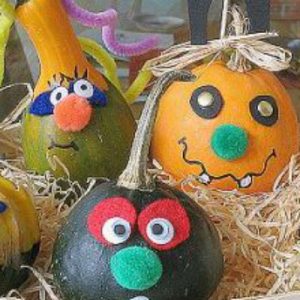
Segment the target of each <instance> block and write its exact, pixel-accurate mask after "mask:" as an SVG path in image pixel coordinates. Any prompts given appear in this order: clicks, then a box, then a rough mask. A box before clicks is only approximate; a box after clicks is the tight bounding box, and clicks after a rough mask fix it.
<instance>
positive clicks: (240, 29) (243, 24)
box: [227, 5, 252, 73]
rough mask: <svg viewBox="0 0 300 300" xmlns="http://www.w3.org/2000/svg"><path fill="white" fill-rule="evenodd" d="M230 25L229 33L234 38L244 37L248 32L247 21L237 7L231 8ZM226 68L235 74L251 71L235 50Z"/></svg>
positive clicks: (248, 63) (244, 59)
mask: <svg viewBox="0 0 300 300" xmlns="http://www.w3.org/2000/svg"><path fill="white" fill-rule="evenodd" d="M231 14H232V18H233V20H232V23H231V25H230V31H231V32H232V34H233V35H235V36H241V35H246V34H247V33H248V31H249V21H248V20H247V19H246V18H245V16H244V14H243V12H242V10H241V8H240V7H239V6H238V5H233V6H232V13H231ZM227 67H228V68H229V69H231V70H232V71H235V72H240V73H245V72H248V71H250V70H252V65H251V63H250V62H249V61H248V60H247V59H246V58H245V57H244V56H243V55H242V54H241V53H240V52H239V50H238V49H237V50H235V51H234V52H233V54H232V55H231V57H230V60H229V61H228V63H227Z"/></svg>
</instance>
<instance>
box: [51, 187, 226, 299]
mask: <svg viewBox="0 0 300 300" xmlns="http://www.w3.org/2000/svg"><path fill="white" fill-rule="evenodd" d="M119 196H120V197H125V198H126V199H129V200H130V202H131V203H132V204H133V205H134V207H135V208H136V210H137V212H138V213H140V212H141V211H142V210H143V209H145V207H146V206H148V205H149V204H151V203H153V202H154V201H156V200H158V199H163V198H169V199H175V200H177V201H178V202H179V203H180V204H181V205H182V206H183V207H184V209H185V210H186V212H187V214H188V217H189V219H190V222H191V233H190V237H189V238H188V239H187V240H186V241H185V242H183V243H182V244H181V245H179V246H177V247H175V248H174V249H171V250H167V251H155V250H153V249H152V248H151V247H149V244H147V242H146V241H145V240H144V239H143V238H142V237H141V235H140V233H139V232H138V230H135V231H134V232H133V233H132V235H131V237H130V239H129V240H128V241H127V242H125V243H123V244H120V245H114V246H103V245H101V243H99V242H97V241H96V240H95V239H94V238H93V237H92V236H91V234H90V233H89V232H88V230H87V216H88V215H89V213H90V212H91V210H92V209H93V208H94V206H95V205H97V204H98V203H100V202H101V201H102V200H103V199H107V198H111V197H119ZM99 230H101V229H100V228H99ZM130 247H143V248H144V247H146V249H151V250H153V251H154V252H155V253H156V254H157V255H158V256H159V258H160V261H161V263H162V266H163V273H162V277H161V278H160V280H159V281H158V282H157V284H156V285H155V286H153V287H152V288H150V289H146V290H144V291H134V290H128V289H125V288H122V287H121V286H120V285H118V284H117V282H116V280H115V279H114V278H113V276H112V270H111V267H110V260H111V258H112V257H113V255H114V254H116V253H118V252H119V251H121V250H122V249H128V248H130ZM146 271H147V270H145V272H146ZM53 274H54V279H55V283H56V285H57V286H58V287H59V290H60V291H62V293H63V299H66V300H120V299H122V300H130V299H133V298H134V297H137V296H144V297H148V298H149V299H150V300H184V299H187V300H204V299H205V300H206V299H209V297H210V296H211V294H212V292H213V291H214V290H215V288H216V286H217V285H218V283H219V281H220V279H221V277H222V274H223V255H222V251H221V245H220V241H219V237H218V234H217V231H216V229H215V227H214V226H213V224H212V223H211V221H210V220H209V219H208V217H207V215H206V213H205V212H204V211H203V210H202V209H201V208H200V207H199V206H198V205H197V204H196V203H194V202H193V201H192V200H191V199H190V198H189V197H188V196H186V195H185V194H184V193H182V192H180V191H177V190H175V189H173V188H170V187H168V186H166V185H164V184H161V183H157V186H156V188H155V190H154V191H151V192H145V191H138V190H129V189H127V188H123V187H118V186H116V185H115V184H114V183H112V182H110V183H105V184H101V185H99V186H98V187H97V188H96V189H95V190H94V191H92V192H91V193H90V194H89V195H87V196H86V197H85V198H84V199H82V201H80V202H79V203H78V204H77V205H76V207H75V208H74V209H73V210H72V212H71V214H70V215H69V217H68V219H67V222H66V224H64V226H63V227H62V229H61V231H60V233H59V235H58V239H57V241H56V244H55V248H54V254H53Z"/></svg>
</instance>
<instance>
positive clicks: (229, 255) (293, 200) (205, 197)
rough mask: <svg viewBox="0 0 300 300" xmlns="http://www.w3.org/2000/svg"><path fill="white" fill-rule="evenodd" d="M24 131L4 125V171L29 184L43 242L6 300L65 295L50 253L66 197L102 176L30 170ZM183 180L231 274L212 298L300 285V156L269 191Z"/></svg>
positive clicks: (0, 169)
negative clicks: (68, 176)
mask: <svg viewBox="0 0 300 300" xmlns="http://www.w3.org/2000/svg"><path fill="white" fill-rule="evenodd" d="M19 136H20V124H19V123H17V124H14V123H13V122H10V123H9V124H8V125H5V126H0V149H1V152H3V153H2V159H1V160H0V174H1V175H2V176H5V177H7V178H9V179H12V180H14V182H16V183H18V184H23V185H26V187H27V188H28V190H30V191H31V193H32V195H33V197H34V200H35V203H36V207H37V210H38V212H39V217H40V226H41V231H42V244H41V252H40V254H39V257H38V259H37V261H36V264H35V265H34V269H31V272H32V276H31V279H30V280H29V282H27V283H26V284H25V286H23V287H22V288H21V289H20V291H11V292H10V293H9V294H8V295H7V297H6V298H3V300H15V299H16V300H17V299H30V300H38V299H39V300H43V299H52V300H60V299H59V297H58V296H57V291H56V290H55V288H54V287H53V286H52V276H51V252H52V246H53V243H54V240H55V237H56V234H57V231H58V229H59V227H60V225H61V224H62V222H63V220H64V219H65V217H66V216H67V215H68V212H69V211H70V209H71V207H70V206H68V205H66V204H64V199H72V200H73V201H74V202H76V201H78V200H80V198H81V197H82V196H83V195H84V194H85V193H87V192H88V191H89V190H90V189H92V188H93V186H94V185H95V184H96V182H97V181H96V180H93V179H91V180H90V182H89V187H88V189H87V190H85V189H83V188H82V187H80V186H79V185H78V184H77V183H72V182H70V181H68V187H69V188H67V189H66V190H62V189H61V187H60V180H55V179H54V178H53V177H52V176H51V175H50V174H45V175H44V176H37V175H34V174H31V173H27V172H26V171H25V170H24V165H23V159H22V151H21V147H20V138H19ZM152 172H154V173H155V174H156V176H157V177H158V178H159V179H160V180H162V181H164V182H167V183H169V184H171V185H177V184H178V183H176V182H174V181H173V180H172V178H170V176H168V175H167V174H164V173H163V171H162V170H160V169H159V168H158V169H155V170H152ZM181 185H182V189H183V190H184V191H186V192H187V193H188V194H189V195H190V196H191V197H193V199H195V201H197V202H198V203H199V205H201V206H202V207H203V208H204V209H205V210H206V211H207V213H208V214H209V215H210V216H211V218H212V220H213V221H214V223H215V225H216V226H217V229H218V231H219V234H220V237H221V240H222V247H223V252H224V258H225V275H224V278H223V281H222V283H221V284H220V286H219V288H218V290H217V291H216V293H215V295H214V296H213V300H224V299H232V298H241V297H249V296H255V295H274V294H278V293H287V292H290V291H300V242H299V240H300V238H299V234H300V230H299V228H300V155H297V156H295V157H293V158H292V159H291V162H290V164H289V166H287V168H286V169H285V170H284V172H283V173H282V175H281V176H280V178H278V180H277V182H276V183H275V185H274V192H272V193H269V194H264V195H256V196H253V195H252V196H249V195H239V194H238V193H234V192H230V193H229V192H220V191H208V190H203V189H201V188H199V187H198V186H197V185H196V184H194V179H193V178H187V179H186V180H185V181H184V182H182V183H181ZM1 299H2V298H1Z"/></svg>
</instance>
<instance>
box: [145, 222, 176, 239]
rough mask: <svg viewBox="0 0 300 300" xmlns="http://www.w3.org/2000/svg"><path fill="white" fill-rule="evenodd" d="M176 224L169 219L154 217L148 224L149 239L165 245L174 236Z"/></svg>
mask: <svg viewBox="0 0 300 300" xmlns="http://www.w3.org/2000/svg"><path fill="white" fill-rule="evenodd" d="M174 234H175V232H174V226H173V225H172V223H171V222H170V221H168V220H167V219H162V218H157V219H153V220H151V221H150V222H149V224H148V225H147V235H148V237H149V239H150V240H151V241H152V242H153V243H155V244H157V245H165V244H168V243H169V242H171V241H172V239H173V238H174Z"/></svg>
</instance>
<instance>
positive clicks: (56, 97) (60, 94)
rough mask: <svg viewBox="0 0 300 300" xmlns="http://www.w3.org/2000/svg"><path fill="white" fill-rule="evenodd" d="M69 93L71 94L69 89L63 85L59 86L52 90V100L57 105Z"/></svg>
mask: <svg viewBox="0 0 300 300" xmlns="http://www.w3.org/2000/svg"><path fill="white" fill-rule="evenodd" d="M68 95H69V91H68V89H67V88H65V87H63V86H60V87H57V88H55V89H54V90H53V91H52V92H51V95H50V102H51V103H52V104H53V105H54V106H55V105H57V104H58V103H59V102H60V101H61V100H62V99H63V98H65V97H67V96H68Z"/></svg>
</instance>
